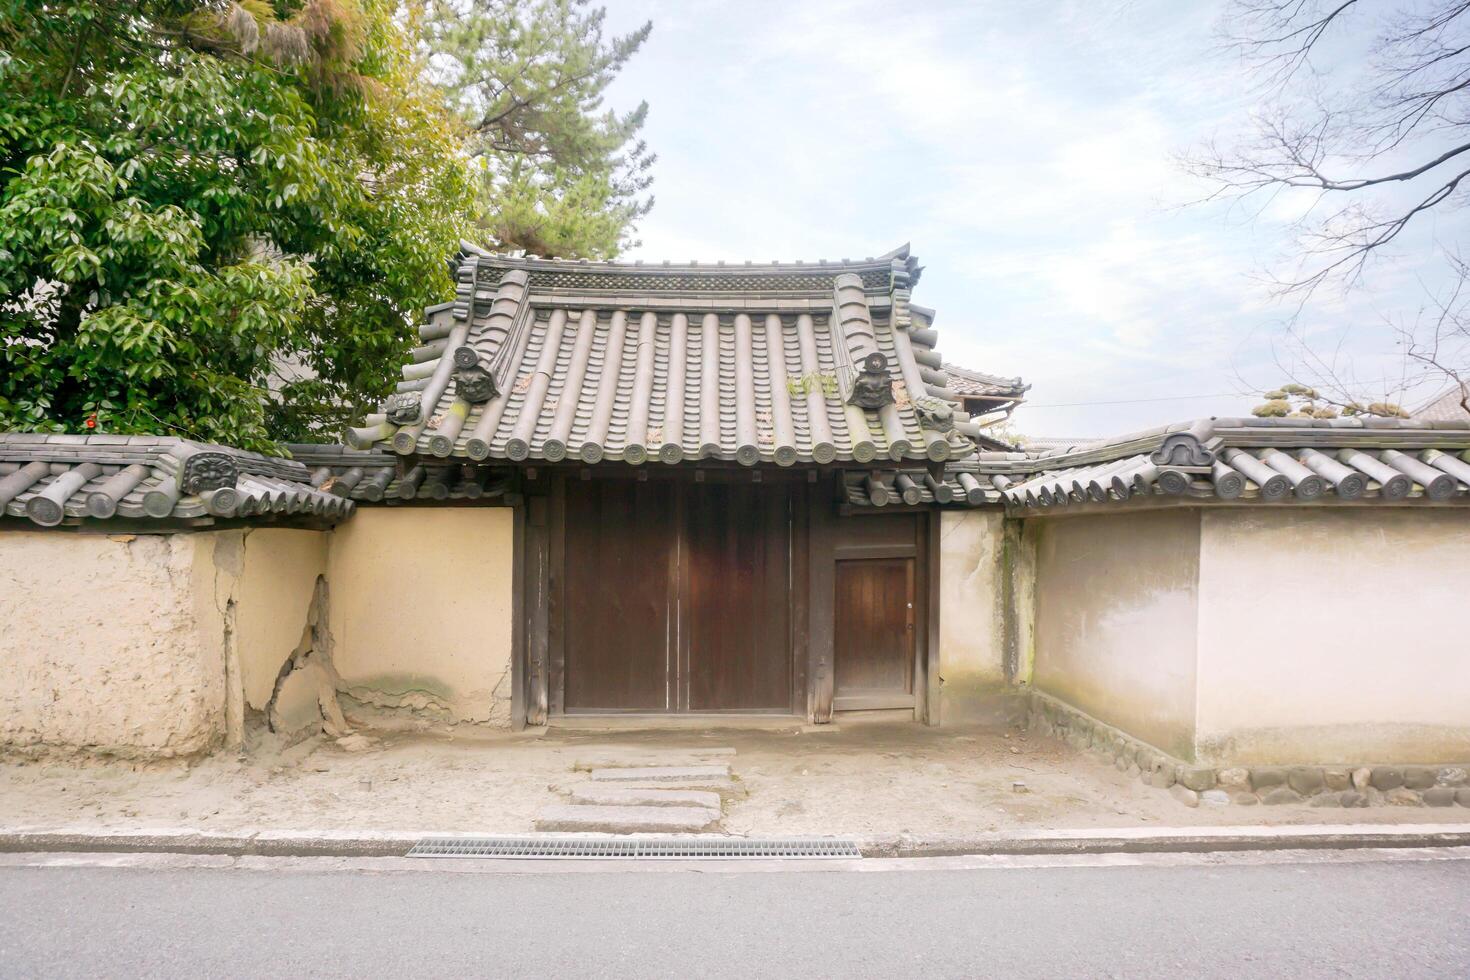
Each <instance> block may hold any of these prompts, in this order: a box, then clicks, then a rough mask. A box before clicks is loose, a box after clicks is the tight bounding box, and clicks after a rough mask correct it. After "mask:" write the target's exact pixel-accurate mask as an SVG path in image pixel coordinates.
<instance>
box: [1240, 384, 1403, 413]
mask: <svg viewBox="0 0 1470 980" xmlns="http://www.w3.org/2000/svg"><path fill="white" fill-rule="evenodd" d="M1261 397H1262V398H1264V399H1265V401H1263V402H1262V403H1261V404H1259V405H1257V406H1256V407H1255V408H1253V409H1251V414H1252V415H1254V416H1256V417H1257V418H1267V419H1282V418H1294V419H1335V418H1337V417H1339V416H1349V417H1351V416H1354V415H1373V416H1378V417H1380V418H1408V416H1409V413H1408V412H1406V411H1404V410H1403V408H1402V407H1400V406H1399V405H1398V404H1396V403H1394V402H1387V401H1379V402H1370V403H1368V404H1366V405H1365V404H1362V403H1360V402H1356V401H1341V400H1337V399H1334V398H1332V397H1331V396H1330V395H1324V394H1323V393H1322V392H1320V391H1318V390H1317V389H1315V388H1308V387H1307V386H1306V385H1301V384H1296V383H1294V382H1293V383H1292V384H1284V385H1282V386H1281V387H1280V388H1276V389H1274V390H1272V391H1267V392H1263V393H1262V394H1261Z"/></svg>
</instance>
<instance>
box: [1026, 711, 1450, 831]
mask: <svg viewBox="0 0 1470 980" xmlns="http://www.w3.org/2000/svg"><path fill="white" fill-rule="evenodd" d="M1027 728H1028V729H1029V730H1030V731H1033V732H1036V733H1038V734H1041V735H1050V736H1052V737H1054V738H1058V739H1060V740H1062V741H1064V742H1066V743H1067V744H1068V745H1072V746H1074V747H1076V748H1079V749H1084V750H1089V751H1092V752H1094V753H1096V754H1098V755H1100V756H1102V758H1103V759H1107V760H1111V761H1112V763H1113V765H1114V766H1115V767H1116V768H1117V769H1119V770H1120V771H1122V772H1127V773H1129V774H1131V775H1134V776H1136V777H1138V779H1139V780H1141V781H1142V782H1143V783H1144V784H1145V785H1148V786H1154V787H1157V788H1158V789H1160V790H1162V791H1167V792H1168V793H1170V794H1171V795H1173V796H1174V798H1175V799H1177V800H1178V801H1179V802H1180V803H1183V804H1184V805H1185V806H1200V805H1201V804H1203V805H1206V806H1210V805H1213V806H1225V805H1230V804H1234V805H1237V806H1255V805H1257V804H1266V805H1267V806H1272V805H1280V804H1284V803H1306V804H1307V805H1308V806H1321V807H1365V806H1434V807H1444V806H1454V805H1456V804H1458V805H1460V806H1463V807H1470V763H1466V764H1464V765H1454V766H1374V765H1300V766H1251V767H1243V766H1240V767H1228V768H1221V769H1216V768H1211V767H1209V766H1196V765H1193V764H1192V763H1188V762H1185V761H1183V760H1181V759H1176V758H1174V757H1173V756H1171V755H1168V754H1166V753H1164V752H1160V751H1159V750H1158V749H1156V748H1154V747H1153V746H1152V745H1149V744H1148V743H1147V742H1143V741H1140V740H1139V739H1136V738H1134V737H1133V736H1131V735H1129V734H1127V733H1126V732H1123V731H1120V730H1119V729H1117V728H1114V727H1112V726H1111V725H1108V724H1106V723H1104V722H1101V721H1098V720H1097V719H1096V718H1093V717H1092V716H1090V715H1088V714H1085V713H1084V712H1082V711H1079V710H1078V709H1076V708H1074V707H1072V706H1071V705H1069V704H1066V703H1065V702H1062V701H1058V700H1057V699H1056V698H1053V697H1050V696H1048V695H1046V694H1042V693H1040V692H1036V691H1033V692H1032V694H1031V702H1030V709H1029V711H1028V715H1027Z"/></svg>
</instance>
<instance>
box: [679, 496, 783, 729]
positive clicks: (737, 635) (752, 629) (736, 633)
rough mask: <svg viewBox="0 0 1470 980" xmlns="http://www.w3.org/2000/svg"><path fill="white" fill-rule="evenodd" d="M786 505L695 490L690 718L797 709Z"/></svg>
mask: <svg viewBox="0 0 1470 980" xmlns="http://www.w3.org/2000/svg"><path fill="white" fill-rule="evenodd" d="M786 500H787V497H786V492H785V487H783V486H780V485H769V484H765V485H763V484H750V483H714V482H711V483H706V484H704V485H702V486H701V485H698V484H696V485H695V486H693V487H691V488H689V495H688V500H687V506H686V507H685V512H686V514H687V520H686V522H685V526H686V528H687V534H686V535H685V538H684V543H685V547H684V549H683V554H684V557H685V560H684V562H683V567H684V569H685V570H686V573H685V583H684V584H685V590H684V591H685V595H686V597H687V602H685V603H684V604H683V606H682V609H683V610H685V611H687V614H686V615H682V616H681V626H682V627H683V629H682V634H683V639H684V643H683V645H682V646H683V649H682V653H683V679H684V684H683V693H684V706H685V708H686V709H687V710H689V711H750V712H773V711H780V712H789V711H791V709H792V698H791V616H790V610H791V589H790V584H789V578H788V575H789V569H790V562H789V554H790V535H789V534H788V531H787V523H788V519H787V512H786Z"/></svg>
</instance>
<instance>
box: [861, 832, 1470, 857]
mask: <svg viewBox="0 0 1470 980" xmlns="http://www.w3.org/2000/svg"><path fill="white" fill-rule="evenodd" d="M1466 846H1470V825H1467V824H1459V825H1455V824H1401V825H1399V826H1359V825H1331V824H1322V825H1309V826H1293V827H1149V828H1140V829H1132V828H1127V829H1118V830H1110V829H1100V830H1053V831H1036V832H1031V833H1017V834H993V835H983V836H978V837H965V838H954V839H948V840H912V839H904V838H878V839H872V840H868V841H864V842H863V848H862V850H863V856H864V857H961V856H967V855H1058V854H1205V853H1209V852H1212V851H1284V850H1354V849H1364V848H1412V847H1466Z"/></svg>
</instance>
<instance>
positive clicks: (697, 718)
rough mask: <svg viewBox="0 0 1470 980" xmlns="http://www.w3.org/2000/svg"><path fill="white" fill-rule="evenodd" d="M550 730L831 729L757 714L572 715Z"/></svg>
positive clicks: (551, 721)
mask: <svg viewBox="0 0 1470 980" xmlns="http://www.w3.org/2000/svg"><path fill="white" fill-rule="evenodd" d="M546 727H547V728H550V729H563V730H570V731H609V730H610V731H635V730H648V729H666V730H675V731H678V730H687V729H710V728H749V729H754V730H757V731H791V730H792V729H803V730H806V729H816V728H831V727H833V726H831V725H813V724H811V723H810V722H808V721H807V719H806V717H805V716H804V715H776V714H771V715H756V714H748V715H747V714H722V713H709V714H677V715H675V714H631V713H630V714H609V715H599V714H572V715H554V716H552V717H551V718H548V719H547V721H546Z"/></svg>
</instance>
